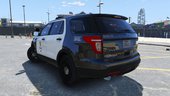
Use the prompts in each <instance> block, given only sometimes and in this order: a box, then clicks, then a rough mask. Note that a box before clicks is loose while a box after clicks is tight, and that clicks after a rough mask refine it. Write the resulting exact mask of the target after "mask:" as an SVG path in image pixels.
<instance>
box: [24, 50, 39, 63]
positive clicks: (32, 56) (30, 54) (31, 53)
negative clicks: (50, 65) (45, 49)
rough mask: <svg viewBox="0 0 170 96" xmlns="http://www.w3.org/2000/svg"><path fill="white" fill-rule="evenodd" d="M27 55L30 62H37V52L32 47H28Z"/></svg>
mask: <svg viewBox="0 0 170 96" xmlns="http://www.w3.org/2000/svg"><path fill="white" fill-rule="evenodd" d="M27 57H28V59H29V60H30V61H31V62H38V61H39V60H38V57H37V53H36V51H35V50H34V48H32V47H30V48H29V49H28V51H27Z"/></svg>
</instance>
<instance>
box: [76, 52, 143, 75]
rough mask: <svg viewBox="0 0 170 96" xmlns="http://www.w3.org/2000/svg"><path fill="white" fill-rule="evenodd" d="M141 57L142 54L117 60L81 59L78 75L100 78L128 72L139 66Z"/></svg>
mask: <svg viewBox="0 0 170 96" xmlns="http://www.w3.org/2000/svg"><path fill="white" fill-rule="evenodd" d="M140 61H141V59H140V55H139V54H138V55H136V56H134V57H132V58H128V59H125V60H121V61H116V62H112V63H109V62H95V61H81V63H79V64H80V66H78V67H77V73H78V76H79V77H81V78H84V77H85V78H87V77H89V78H99V77H105V76H115V75H122V74H125V73H128V72H130V71H132V70H134V69H136V68H137V66H138V65H139V63H140Z"/></svg>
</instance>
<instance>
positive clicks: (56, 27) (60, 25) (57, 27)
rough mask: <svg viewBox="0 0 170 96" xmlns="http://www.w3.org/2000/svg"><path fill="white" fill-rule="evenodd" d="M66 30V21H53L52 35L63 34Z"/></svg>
mask: <svg viewBox="0 0 170 96" xmlns="http://www.w3.org/2000/svg"><path fill="white" fill-rule="evenodd" d="M63 30H64V21H58V22H55V23H53V26H52V29H51V31H50V35H56V34H62V33H63Z"/></svg>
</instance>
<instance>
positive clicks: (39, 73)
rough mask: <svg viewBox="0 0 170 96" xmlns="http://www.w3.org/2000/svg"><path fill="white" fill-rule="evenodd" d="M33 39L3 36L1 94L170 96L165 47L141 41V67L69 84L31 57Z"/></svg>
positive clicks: (169, 65) (0, 41) (168, 58)
mask: <svg viewBox="0 0 170 96" xmlns="http://www.w3.org/2000/svg"><path fill="white" fill-rule="evenodd" d="M30 42H31V39H28V38H27V39H25V38H24V39H20V38H15V39H11V38H7V39H6V38H5V37H0V96H170V63H169V62H170V51H166V48H167V47H165V46H154V45H143V44H139V52H140V54H141V58H142V61H141V63H140V66H139V67H138V68H137V69H136V70H135V71H133V72H131V73H128V74H126V75H124V76H118V77H112V78H111V79H110V80H106V79H82V80H81V81H80V82H78V83H77V84H76V85H75V86H73V87H66V86H64V85H63V84H62V83H61V79H60V77H59V74H58V69H57V68H55V67H54V66H52V65H50V64H47V63H43V62H41V63H31V62H30V61H29V60H28V58H27V55H26V52H27V49H28V48H29V46H30Z"/></svg>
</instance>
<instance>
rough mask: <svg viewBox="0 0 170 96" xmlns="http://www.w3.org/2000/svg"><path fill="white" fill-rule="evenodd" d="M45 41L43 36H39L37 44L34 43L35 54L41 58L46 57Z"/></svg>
mask: <svg viewBox="0 0 170 96" xmlns="http://www.w3.org/2000/svg"><path fill="white" fill-rule="evenodd" d="M45 39H46V37H45V36H40V37H38V38H37V42H36V50H37V53H38V54H40V55H43V56H46V51H47V46H46V41H45Z"/></svg>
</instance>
